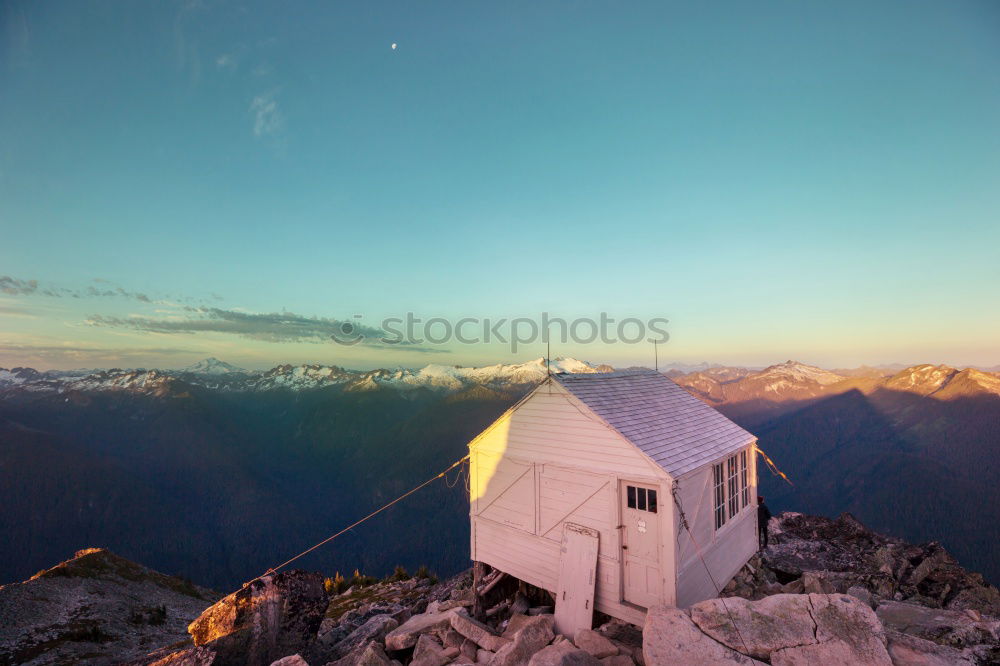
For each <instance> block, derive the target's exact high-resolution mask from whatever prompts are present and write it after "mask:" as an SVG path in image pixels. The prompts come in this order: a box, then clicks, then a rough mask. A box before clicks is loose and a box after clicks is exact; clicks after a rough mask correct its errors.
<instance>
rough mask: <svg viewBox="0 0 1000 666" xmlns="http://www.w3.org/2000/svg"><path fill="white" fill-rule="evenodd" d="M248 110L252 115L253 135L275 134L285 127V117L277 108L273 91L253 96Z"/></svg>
mask: <svg viewBox="0 0 1000 666" xmlns="http://www.w3.org/2000/svg"><path fill="white" fill-rule="evenodd" d="M250 112H251V113H253V116H254V120H253V135H254V136H256V137H258V138H259V137H264V136H270V135H274V134H277V133H279V132H281V130H282V129H284V127H285V118H284V116H283V115H282V113H281V110H280V109H279V108H278V100H277V99H276V97H275V93H274V92H268V93H264V94H262V95H257V96H256V97H254V98H253V101H252V102H250Z"/></svg>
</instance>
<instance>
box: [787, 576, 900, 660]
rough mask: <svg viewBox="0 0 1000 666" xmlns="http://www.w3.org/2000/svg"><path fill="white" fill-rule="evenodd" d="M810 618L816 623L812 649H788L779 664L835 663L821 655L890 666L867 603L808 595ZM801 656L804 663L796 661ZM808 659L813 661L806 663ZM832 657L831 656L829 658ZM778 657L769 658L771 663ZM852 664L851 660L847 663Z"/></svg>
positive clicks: (882, 635) (843, 596) (843, 597)
mask: <svg viewBox="0 0 1000 666" xmlns="http://www.w3.org/2000/svg"><path fill="white" fill-rule="evenodd" d="M809 602H810V604H811V605H812V611H811V614H810V615H811V617H812V619H813V621H814V622H815V623H816V638H815V642H816V645H815V646H811V645H803V646H800V647H788V648H785V649H783V650H781V652H782V653H783V658H782V663H834V662H833V661H829V660H824V659H821V657H820V655H823V654H831V655H834V654H836V655H850V656H851V659H853V661H854V662H857V663H861V664H872V665H877V664H882V665H883V666H891V664H892V661H891V660H890V659H889V653H888V652H886V649H885V643H886V639H885V631H884V630H883V629H882V623H881V622H879V620H878V618H877V617H876V616H875V611H873V610H872V609H871V608H870V607H869V606H868V605H867V604H865V603H864V602H863V601H860V600H859V599H856V598H855V597H852V596H849V595H846V594H810V595H809ZM796 655H801V657H802V659H803V660H796V659H797V657H796ZM807 657H810V658H812V661H805V659H806V658H807ZM831 658H832V657H831ZM776 659H777V657H776V656H775V655H772V660H771V663H772V664H774V663H776V662H775V660H776ZM840 663H853V662H852V661H851V660H850V659H849V660H847V661H846V662H840Z"/></svg>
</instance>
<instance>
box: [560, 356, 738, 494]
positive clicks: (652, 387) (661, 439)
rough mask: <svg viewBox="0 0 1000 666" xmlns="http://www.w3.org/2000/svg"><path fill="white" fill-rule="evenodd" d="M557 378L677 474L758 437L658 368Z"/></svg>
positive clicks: (604, 418) (598, 413)
mask: <svg viewBox="0 0 1000 666" xmlns="http://www.w3.org/2000/svg"><path fill="white" fill-rule="evenodd" d="M553 378H554V379H555V380H556V381H558V382H559V384H560V385H562V386H564V387H565V388H566V389H567V390H568V391H569V392H570V393H572V394H573V395H574V396H576V397H577V398H579V399H580V401H581V402H583V403H584V404H585V405H586V406H587V407H589V408H590V409H591V410H592V411H593V412H594V413H596V414H597V415H598V416H600V417H601V419H603V420H604V421H605V422H606V423H607V424H608V425H610V426H611V427H612V428H614V429H615V430H617V431H618V432H619V433H620V434H621V435H622V436H623V437H625V439H627V440H628V441H629V442H631V443H632V444H634V445H635V446H637V447H638V448H639V449H640V450H641V451H642V452H643V453H645V454H646V455H647V456H649V457H650V458H652V459H653V461H654V462H656V463H657V464H658V465H659V466H660V467H661V468H663V470H664V471H666V472H667V473H668V474H670V475H671V476H673V477H674V478H676V477H678V476H681V475H682V474H686V473H687V472H690V471H691V470H693V469H696V468H698V467H701V466H702V465H706V464H708V463H710V462H712V461H713V460H717V459H718V458H720V457H722V456H724V455H726V454H727V453H731V452H733V451H737V450H739V449H741V448H743V447H745V446H747V445H748V444H750V443H751V442H753V441H754V440H755V439H757V438H756V437H754V436H753V435H752V434H750V433H749V432H747V431H746V430H744V429H743V428H741V427H740V426H738V425H736V424H735V423H733V422H732V421H730V420H729V419H728V418H726V417H725V416H723V415H722V414H721V413H719V412H718V411H716V410H715V409H714V408H712V407H710V406H709V405H706V404H705V403H703V402H702V401H701V400H699V399H698V398H696V397H694V396H693V395H691V394H690V393H688V392H687V391H685V390H684V389H683V388H681V387H680V386H678V385H677V384H675V383H674V382H673V381H672V380H671V379H669V378H667V377H665V376H664V375H662V374H660V373H659V372H656V371H655V370H637V371H632V370H625V371H617V372H596V373H586V374H582V373H581V374H570V373H559V374H555V375H553Z"/></svg>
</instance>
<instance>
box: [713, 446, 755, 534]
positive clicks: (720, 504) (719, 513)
mask: <svg viewBox="0 0 1000 666" xmlns="http://www.w3.org/2000/svg"><path fill="white" fill-rule="evenodd" d="M749 455H750V454H749V453H748V452H747V451H746V450H743V451H740V452H739V453H737V454H736V455H733V456H730V457H728V458H726V460H725V461H724V462H721V463H718V464H716V465H712V481H713V484H714V485H713V499H714V500H715V502H714V504H715V529H719V528H720V527H722V526H723V525H725V524H726V520H732V519H733V518H735V517H736V515H737V514H738V513H739V512H740V511H742V510H743V509H745V508H747V507H748V506H750V469H749V466H748V464H749V462H750V459H749Z"/></svg>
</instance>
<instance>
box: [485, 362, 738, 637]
mask: <svg viewBox="0 0 1000 666" xmlns="http://www.w3.org/2000/svg"><path fill="white" fill-rule="evenodd" d="M755 443H756V438H755V437H754V436H753V435H751V434H750V433H749V432H747V431H746V430H744V429H743V428H741V427H739V426H738V425H736V424H735V423H733V422H732V421H730V420H729V419H727V418H726V417H725V416H723V415H722V414H720V413H719V412H718V411H716V410H715V409H713V408H712V407H710V406H708V405H706V404H705V403H703V402H701V401H700V400H698V399H697V398H695V397H693V396H692V395H690V394H689V393H688V392H687V391H685V390H684V389H682V388H681V387H679V386H678V385H677V384H675V383H674V382H673V381H671V380H670V379H668V378H667V377H665V376H663V375H662V374H660V373H658V372H655V371H652V370H649V371H638V372H632V371H622V372H612V373H594V374H557V375H553V376H551V377H549V378H548V379H546V380H545V381H544V382H543V383H542V384H541V385H539V386H538V387H537V388H535V389H534V390H533V391H532V392H531V393H529V394H528V395H527V396H526V397H525V398H524V399H522V400H521V401H520V402H518V403H517V404H516V405H514V406H513V407H512V408H511V409H509V410H508V411H507V412H506V413H505V414H503V416H501V417H500V418H499V419H497V420H496V421H495V422H494V423H493V424H492V425H491V426H490V427H489V428H487V429H486V430H485V431H483V432H482V433H481V434H480V435H479V436H477V437H476V438H475V439H474V440H472V442H471V443H470V444H469V452H470V477H471V486H470V487H471V495H470V516H471V522H472V535H471V541H472V559H473V560H474V561H476V562H484V563H486V564H488V565H490V566H491V567H493V568H495V569H499V570H501V571H503V572H505V573H507V574H508V575H510V576H513V577H515V578H518V579H520V580H523V581H525V582H526V583H529V584H531V585H534V586H536V587H540V588H543V589H545V590H548V591H549V592H551V593H552V594H553V595H555V594H556V590H557V587H558V583H559V581H558V577H559V568H560V541H561V538H562V534H563V528H564V525H565V524H566V523H571V524H574V525H579V526H583V527H587V528H591V529H593V530H596V531H597V532H598V533H599V545H598V557H597V575H596V578H597V580H596V589H595V591H594V608H596V610H598V611H601V612H603V613H606V614H608V615H610V616H612V617H617V618H620V619H622V620H625V621H627V622H632V623H634V624H639V625H641V624H642V622H643V621H644V619H645V613H646V609H647V608H649V607H651V606H653V605H655V604H659V603H664V604H668V605H672V606H678V607H687V606H689V605H691V604H693V603H696V602H698V601H701V600H703V599H708V598H712V597H715V596H718V594H717V590H716V587H715V585H714V584H713V582H712V580H711V578H710V577H709V575H708V573H707V571H706V565H707V568H708V569H710V570H711V573H712V578H714V580H715V584H717V585H718V586H720V587H723V586H725V585H726V583H728V582H729V580H730V579H731V578H732V577H733V575H734V574H735V573H736V572H737V571H739V569H740V568H741V567H742V566H743V565H744V564H745V563H746V561H747V560H748V559H749V558H750V556H751V555H753V554H754V553H755V552H756V550H757V538H758V537H757V511H756V499H757V470H756V464H755V456H754V446H755ZM674 493H675V494H676V501H675V499H674ZM678 505H679V506H678ZM681 510H683V513H684V515H685V516H686V518H687V521H688V524H689V526H690V530H691V532H692V533H693V534H694V539H693V540H692V538H691V535H690V534H689V533H688V531H687V530H685V529H684V528H683V526H682V524H681ZM695 542H697V546H696V545H695ZM699 549H700V552H701V557H703V558H704V564H703V563H702V559H701V558H699V555H698V550H699Z"/></svg>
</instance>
